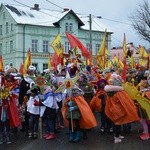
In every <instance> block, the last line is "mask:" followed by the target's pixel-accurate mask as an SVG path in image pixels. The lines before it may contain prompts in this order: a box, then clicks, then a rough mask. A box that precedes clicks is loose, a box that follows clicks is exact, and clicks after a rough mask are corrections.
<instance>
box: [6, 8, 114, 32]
mask: <svg viewBox="0 0 150 150" xmlns="http://www.w3.org/2000/svg"><path fill="white" fill-rule="evenodd" d="M5 7H6V9H7V10H8V12H9V13H10V15H11V16H12V17H13V18H14V20H15V21H16V22H17V23H18V24H31V25H40V26H54V24H55V23H57V22H59V21H60V20H61V19H62V18H63V17H64V16H65V15H66V14H67V13H69V12H73V11H72V10H69V9H68V10H65V11H54V10H49V9H41V8H39V10H36V9H33V8H30V7H26V6H20V5H5ZM73 13H74V12H73ZM74 15H75V16H76V17H77V19H78V21H79V24H80V26H81V29H84V30H89V18H88V17H82V16H81V15H78V14H76V13H74ZM106 28H107V27H106V26H105V25H103V24H102V23H101V22H100V19H98V18H92V30H94V31H103V32H104V31H105V29H106ZM107 32H111V31H110V30H109V29H107Z"/></svg>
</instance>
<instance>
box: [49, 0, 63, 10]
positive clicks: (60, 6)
mask: <svg viewBox="0 0 150 150" xmlns="http://www.w3.org/2000/svg"><path fill="white" fill-rule="evenodd" d="M46 1H47V2H49V3H51V4H53V5H54V6H56V7H58V8H60V9H64V8H63V7H61V6H58V5H56V4H55V3H53V2H51V1H49V0H46Z"/></svg>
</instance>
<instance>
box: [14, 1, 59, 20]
mask: <svg viewBox="0 0 150 150" xmlns="http://www.w3.org/2000/svg"><path fill="white" fill-rule="evenodd" d="M13 1H15V2H17V3H19V4H21V5H23V6H26V7H28V8H31V7H30V6H28V5H25V4H23V3H21V2H18V1H16V0H13ZM38 11H39V12H41V13H43V14H45V15H48V16H51V17H54V18H57V19H59V17H56V16H53V15H50V14H48V13H45V12H43V11H41V10H38Z"/></svg>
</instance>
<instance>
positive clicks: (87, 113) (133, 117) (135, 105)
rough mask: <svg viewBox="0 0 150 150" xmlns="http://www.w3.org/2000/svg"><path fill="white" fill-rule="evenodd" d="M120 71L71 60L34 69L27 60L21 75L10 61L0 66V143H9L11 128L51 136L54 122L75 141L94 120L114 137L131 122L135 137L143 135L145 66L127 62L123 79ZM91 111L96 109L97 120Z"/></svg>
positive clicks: (148, 87) (147, 87)
mask: <svg viewBox="0 0 150 150" xmlns="http://www.w3.org/2000/svg"><path fill="white" fill-rule="evenodd" d="M121 73H122V70H121V69H114V68H111V69H110V68H106V69H104V70H102V71H101V70H99V68H98V67H93V66H89V65H88V66H86V67H85V68H81V67H80V68H79V67H77V66H74V64H72V65H70V66H69V67H65V68H62V69H61V70H59V71H54V70H46V72H44V73H42V74H40V75H39V74H36V68H35V67H34V66H32V65H30V66H29V67H28V71H27V74H26V75H25V76H23V75H20V74H19V73H18V71H17V70H16V69H15V68H12V67H9V68H8V69H6V70H5V71H1V72H0V144H3V143H7V144H10V143H11V139H10V132H11V131H12V130H13V131H18V130H20V131H22V132H24V133H25V134H26V136H28V138H29V139H31V138H32V139H37V138H39V136H42V137H43V138H44V139H45V140H52V139H55V133H56V132H57V129H58V128H68V136H69V137H68V141H69V142H74V143H78V142H79V141H80V140H81V137H83V138H85V139H86V138H87V135H86V132H87V129H92V128H95V127H96V126H99V134H100V135H101V134H102V135H103V134H104V133H106V132H109V133H112V135H113V138H114V143H120V142H122V140H123V138H124V136H122V135H121V132H122V129H123V130H124V131H126V132H130V131H131V129H132V127H131V123H132V122H139V123H141V126H142V128H143V131H142V133H141V135H140V138H141V140H147V139H149V138H150V121H149V120H150V112H149V111H148V109H149V108H148V107H150V71H149V70H147V69H146V68H145V67H144V66H139V67H138V68H136V69H132V68H130V69H128V70H127V74H126V76H127V77H126V81H125V80H123V79H122V77H121ZM126 86H127V87H128V86H132V87H134V88H135V89H136V91H137V93H136V94H135V95H140V96H141V97H142V99H140V98H137V97H132V96H131V95H130V93H128V90H125V89H126V88H124V87H126ZM89 93H90V96H91V97H90V100H89V99H88V98H89V97H88V96H87V95H88V94H89ZM145 101H146V103H147V106H146V107H144V104H143V103H144V102H145ZM95 112H98V113H99V114H100V115H99V116H100V117H101V119H100V124H99V123H98V122H99V121H97V118H96V117H95V114H94V113H95ZM40 119H42V121H40ZM39 121H40V122H41V124H44V125H46V128H47V133H45V134H44V135H39V132H40V127H39ZM41 126H42V125H41Z"/></svg>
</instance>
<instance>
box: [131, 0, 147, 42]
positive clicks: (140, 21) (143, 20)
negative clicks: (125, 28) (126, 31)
mask: <svg viewBox="0 0 150 150" xmlns="http://www.w3.org/2000/svg"><path fill="white" fill-rule="evenodd" d="M148 1H149V0H143V4H141V3H140V4H139V7H138V8H137V9H136V10H135V13H134V14H131V16H129V19H130V20H131V22H132V27H133V28H134V29H135V30H136V31H137V33H138V34H139V35H140V37H141V38H142V39H143V40H145V41H148V42H150V3H149V2H148Z"/></svg>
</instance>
